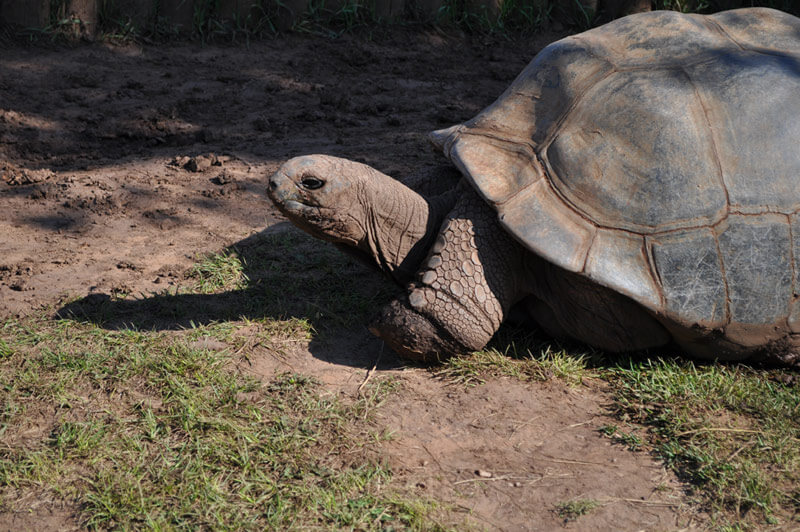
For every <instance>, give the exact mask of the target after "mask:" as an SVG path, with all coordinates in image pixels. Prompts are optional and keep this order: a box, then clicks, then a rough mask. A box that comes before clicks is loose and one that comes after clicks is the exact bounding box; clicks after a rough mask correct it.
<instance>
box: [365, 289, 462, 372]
mask: <svg viewBox="0 0 800 532" xmlns="http://www.w3.org/2000/svg"><path fill="white" fill-rule="evenodd" d="M369 330H370V332H371V333H372V334H374V335H375V336H377V337H378V338H380V339H381V340H383V341H384V342H386V344H387V345H388V346H389V347H391V348H392V350H394V351H395V352H396V353H397V354H398V355H400V356H401V357H403V358H408V359H411V360H415V361H418V362H425V363H437V362H442V361H444V360H446V359H448V358H450V357H451V356H453V355H457V354H461V353H468V352H469V351H471V349H468V348H466V347H464V346H463V345H461V343H460V342H458V341H457V340H455V339H454V338H453V337H452V336H451V335H450V334H449V333H448V332H447V331H446V330H445V329H444V328H443V327H441V326H439V325H438V324H436V322H434V321H433V320H431V319H430V318H428V317H427V316H425V315H423V314H421V313H419V312H417V311H416V310H414V309H413V308H412V307H411V305H410V304H409V303H408V299H407V298H406V297H403V298H402V300H394V301H392V302H391V303H389V304H388V305H386V306H385V307H383V309H381V311H380V312H379V313H378V316H377V317H376V318H375V319H374V320H372V322H371V323H370V325H369Z"/></svg>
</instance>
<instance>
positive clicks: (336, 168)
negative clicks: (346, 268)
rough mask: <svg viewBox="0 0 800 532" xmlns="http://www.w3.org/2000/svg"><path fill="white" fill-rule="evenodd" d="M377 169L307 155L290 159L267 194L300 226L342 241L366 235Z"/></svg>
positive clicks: (271, 181) (272, 179)
mask: <svg viewBox="0 0 800 532" xmlns="http://www.w3.org/2000/svg"><path fill="white" fill-rule="evenodd" d="M372 173H376V174H379V172H377V171H376V170H374V169H373V168H370V167H369V166H366V165H364V164H361V163H357V162H354V161H348V160H347V159H340V158H338V157H331V156H329V155H304V156H302V157H295V158H294V159H291V160H289V161H287V162H286V163H284V165H283V166H281V168H280V169H279V170H278V171H277V172H275V174H273V175H272V177H270V179H269V187H268V190H267V194H268V195H269V197H270V199H272V201H273V203H275V206H276V207H278V209H279V210H280V211H281V212H282V213H283V214H284V215H285V216H286V217H287V218H288V219H289V220H290V221H291V222H292V223H294V224H295V225H296V226H298V227H299V228H300V229H302V230H304V231H306V232H307V233H310V234H311V235H313V236H315V237H317V238H321V239H323V240H327V241H329V242H336V243H341V244H349V245H357V244H358V243H359V242H360V241H362V240H363V239H364V236H365V226H366V224H367V213H368V208H369V206H368V205H366V204H365V203H366V201H365V188H366V187H368V186H369V183H368V180H369V177H371V175H370V174H372Z"/></svg>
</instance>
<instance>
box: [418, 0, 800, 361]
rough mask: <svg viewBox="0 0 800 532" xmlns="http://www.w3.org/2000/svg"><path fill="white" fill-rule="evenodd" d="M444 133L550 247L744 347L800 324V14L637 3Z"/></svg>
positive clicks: (509, 223)
mask: <svg viewBox="0 0 800 532" xmlns="http://www.w3.org/2000/svg"><path fill="white" fill-rule="evenodd" d="M431 138H432V140H433V142H434V144H436V145H437V146H439V147H440V148H441V149H442V151H443V152H444V153H445V155H446V156H448V157H449V158H450V159H451V160H452V162H453V163H454V164H455V165H456V166H457V167H458V168H459V169H460V170H461V171H462V173H463V174H464V175H465V176H466V177H467V179H468V180H470V181H471V182H472V184H473V185H474V186H475V188H476V189H477V190H478V192H479V194H480V195H481V196H483V198H484V199H485V200H486V201H487V202H489V204H490V205H492V206H493V207H494V208H495V209H496V210H497V212H498V215H499V219H500V221H501V224H502V225H503V226H504V227H505V229H507V230H508V231H509V232H510V233H511V234H513V235H514V236H515V237H516V238H517V239H518V240H519V241H520V242H522V243H523V244H524V245H525V246H527V247H528V248H529V249H530V250H531V251H533V252H534V253H536V254H538V255H540V256H541V257H544V258H545V259H547V260H548V261H550V262H552V263H554V264H556V265H558V266H560V267H562V268H564V269H566V270H569V271H571V272H579V273H582V274H583V275H585V276H587V277H588V278H590V279H592V280H593V281H596V282H597V283H599V284H601V285H603V286H606V287H609V288H612V289H614V290H616V291H618V292H620V293H622V294H625V295H626V296H629V297H630V298H632V299H634V300H635V301H637V302H638V303H640V304H641V305H643V306H644V307H646V308H647V309H650V310H651V311H653V312H655V313H656V314H658V315H660V316H664V317H666V318H667V319H669V320H672V321H674V322H675V323H677V324H679V325H681V326H686V327H694V328H697V327H699V328H701V329H705V330H711V329H713V330H717V331H719V330H724V335H725V337H726V338H727V339H728V340H730V341H733V342H734V343H738V344H740V345H743V346H746V345H748V344H750V345H757V344H758V345H764V344H766V343H768V342H769V341H770V340H774V339H779V338H781V337H783V336H785V335H786V334H787V333H788V332H800V303H799V302H798V298H799V297H800V296H798V294H800V19H797V18H795V17H792V16H790V15H787V14H785V13H782V12H780V11H775V10H771V9H762V8H753V9H742V10H736V11H728V12H724V13H719V14H716V15H710V16H703V15H687V14H680V13H675V12H668V11H661V12H658V11H657V12H651V13H644V14H638V15H631V16H629V17H625V18H622V19H619V20H616V21H614V22H611V23H609V24H606V25H604V26H602V27H599V28H596V29H593V30H590V31H587V32H585V33H581V34H579V35H575V36H571V37H567V38H565V39H562V40H560V41H558V42H555V43H553V44H551V45H549V46H547V47H546V48H545V49H544V50H542V51H541V52H540V53H539V54H538V55H537V56H536V57H535V58H534V59H533V61H532V62H531V63H530V64H529V65H528V66H527V67H526V68H525V70H523V72H522V73H521V74H520V75H519V76H518V77H517V79H516V80H515V81H514V82H513V83H512V84H511V86H510V87H509V88H508V89H507V90H506V91H505V92H504V93H503V94H502V95H501V96H500V97H499V98H498V99H497V101H495V102H494V103H493V104H492V105H491V106H489V107H488V108H486V109H485V110H484V111H482V112H481V113H480V114H478V115H477V116H476V117H475V118H473V119H471V120H469V121H467V122H465V123H464V124H460V125H457V126H454V127H451V128H448V129H445V130H440V131H436V132H434V133H432V134H431Z"/></svg>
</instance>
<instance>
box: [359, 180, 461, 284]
mask: <svg viewBox="0 0 800 532" xmlns="http://www.w3.org/2000/svg"><path fill="white" fill-rule="evenodd" d="M383 177H384V178H385V179H381V182H380V183H379V186H372V187H369V188H368V189H369V192H368V194H369V196H370V197H367V198H366V201H365V205H366V208H367V217H366V227H365V238H364V241H363V242H361V243H360V245H359V249H360V250H361V251H362V252H364V253H366V254H368V255H369V256H370V257H371V258H372V259H373V260H374V261H375V262H376V263H377V265H378V267H379V268H380V269H381V270H382V271H384V272H385V273H387V274H388V275H389V276H390V277H391V278H392V279H394V280H395V281H396V282H398V283H400V284H404V283H406V282H408V281H410V280H411V279H412V278H413V276H414V274H415V273H416V272H417V270H418V269H419V265H420V263H421V262H422V260H423V259H425V257H426V256H427V253H428V249H429V248H430V246H431V245H432V243H433V239H434V238H435V237H436V234H437V233H438V231H439V226H440V225H441V222H442V219H443V218H444V216H445V214H447V211H448V210H449V207H450V206H452V202H454V201H455V199H454V196H453V200H452V201H450V200H449V199H448V198H447V197H445V196H447V195H443V196H439V197H437V198H434V199H432V200H430V201H429V200H426V199H425V198H424V197H423V196H421V195H420V194H417V193H416V192H414V191H413V190H411V189H410V188H408V187H407V186H405V185H403V184H402V183H400V182H399V181H396V180H394V179H392V178H390V177H388V176H383Z"/></svg>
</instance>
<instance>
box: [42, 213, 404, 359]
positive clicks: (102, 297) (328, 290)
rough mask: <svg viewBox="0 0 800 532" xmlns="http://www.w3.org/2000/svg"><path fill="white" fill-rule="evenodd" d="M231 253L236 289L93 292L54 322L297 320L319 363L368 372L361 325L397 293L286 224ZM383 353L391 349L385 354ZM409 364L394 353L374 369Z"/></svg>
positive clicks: (123, 325)
mask: <svg viewBox="0 0 800 532" xmlns="http://www.w3.org/2000/svg"><path fill="white" fill-rule="evenodd" d="M231 254H235V256H236V257H237V258H238V259H239V261H240V262H241V264H242V269H243V271H242V273H243V274H244V277H243V278H244V279H246V281H245V282H244V283H242V286H241V288H237V289H232V290H228V291H224V292H219V293H198V291H197V288H196V287H193V286H192V279H191V278H189V279H187V280H186V282H185V284H186V287H185V288H183V289H181V288H173V289H170V290H165V291H163V292H160V293H153V294H149V295H146V296H143V297H139V298H133V297H127V298H118V297H114V296H112V295H110V294H105V293H93V294H89V295H87V296H85V297H82V298H80V299H78V300H75V301H72V302H70V303H67V304H66V305H64V306H62V307H61V308H59V309H58V310H57V311H56V313H55V315H54V317H55V318H56V319H69V320H75V321H83V322H89V323H92V324H94V325H97V326H99V327H102V328H104V329H106V330H142V331H178V330H186V329H192V328H195V327H198V326H204V325H210V324H215V323H220V322H226V321H240V320H253V321H259V320H264V319H270V320H291V319H296V320H301V321H303V322H306V323H307V324H308V327H309V328H310V330H311V331H312V336H311V341H310V343H309V346H308V349H309V351H310V353H311V354H312V356H314V357H315V358H317V359H320V360H323V361H326V362H329V363H333V364H338V365H346V366H353V367H359V368H371V367H372V366H373V365H374V364H375V361H376V359H377V357H378V353H379V352H380V351H381V348H382V346H381V342H380V340H378V339H377V338H374V337H373V336H372V335H371V334H370V333H369V332H368V331H367V329H366V327H365V326H364V324H365V323H367V322H368V321H369V318H370V315H371V314H372V313H373V312H374V311H375V310H376V309H377V308H379V307H380V306H381V305H382V304H383V303H385V302H388V300H389V299H390V298H391V297H393V294H394V293H395V292H396V291H397V290H398V288H397V287H396V286H394V285H392V284H390V283H389V281H387V280H384V279H382V278H381V276H380V274H378V273H376V272H375V271H373V270H371V269H368V268H367V267H366V266H363V265H361V264H360V263H357V262H356V261H354V260H353V259H351V258H349V257H348V256H345V255H344V254H342V253H341V252H340V251H338V250H336V249H335V248H334V247H333V246H332V245H329V244H326V243H322V242H320V241H318V240H314V239H313V238H311V237H310V236H307V235H306V234H305V233H302V232H301V231H299V230H297V229H296V228H294V227H293V226H292V225H291V224H289V223H288V222H284V223H279V224H276V225H273V226H271V227H269V228H267V229H265V230H264V231H261V232H259V233H257V234H254V235H252V236H249V237H247V238H245V239H243V240H241V241H239V242H237V243H235V244H233V245H232V246H229V247H228V248H225V249H224V250H222V252H221V253H220V254H219V256H227V255H231ZM387 351H388V350H387ZM404 365H406V363H405V362H403V361H401V360H400V359H399V358H397V357H396V356H395V355H394V354H393V353H391V352H387V353H385V354H383V355H381V356H380V361H379V364H378V368H380V369H393V368H398V367H402V366H404Z"/></svg>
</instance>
